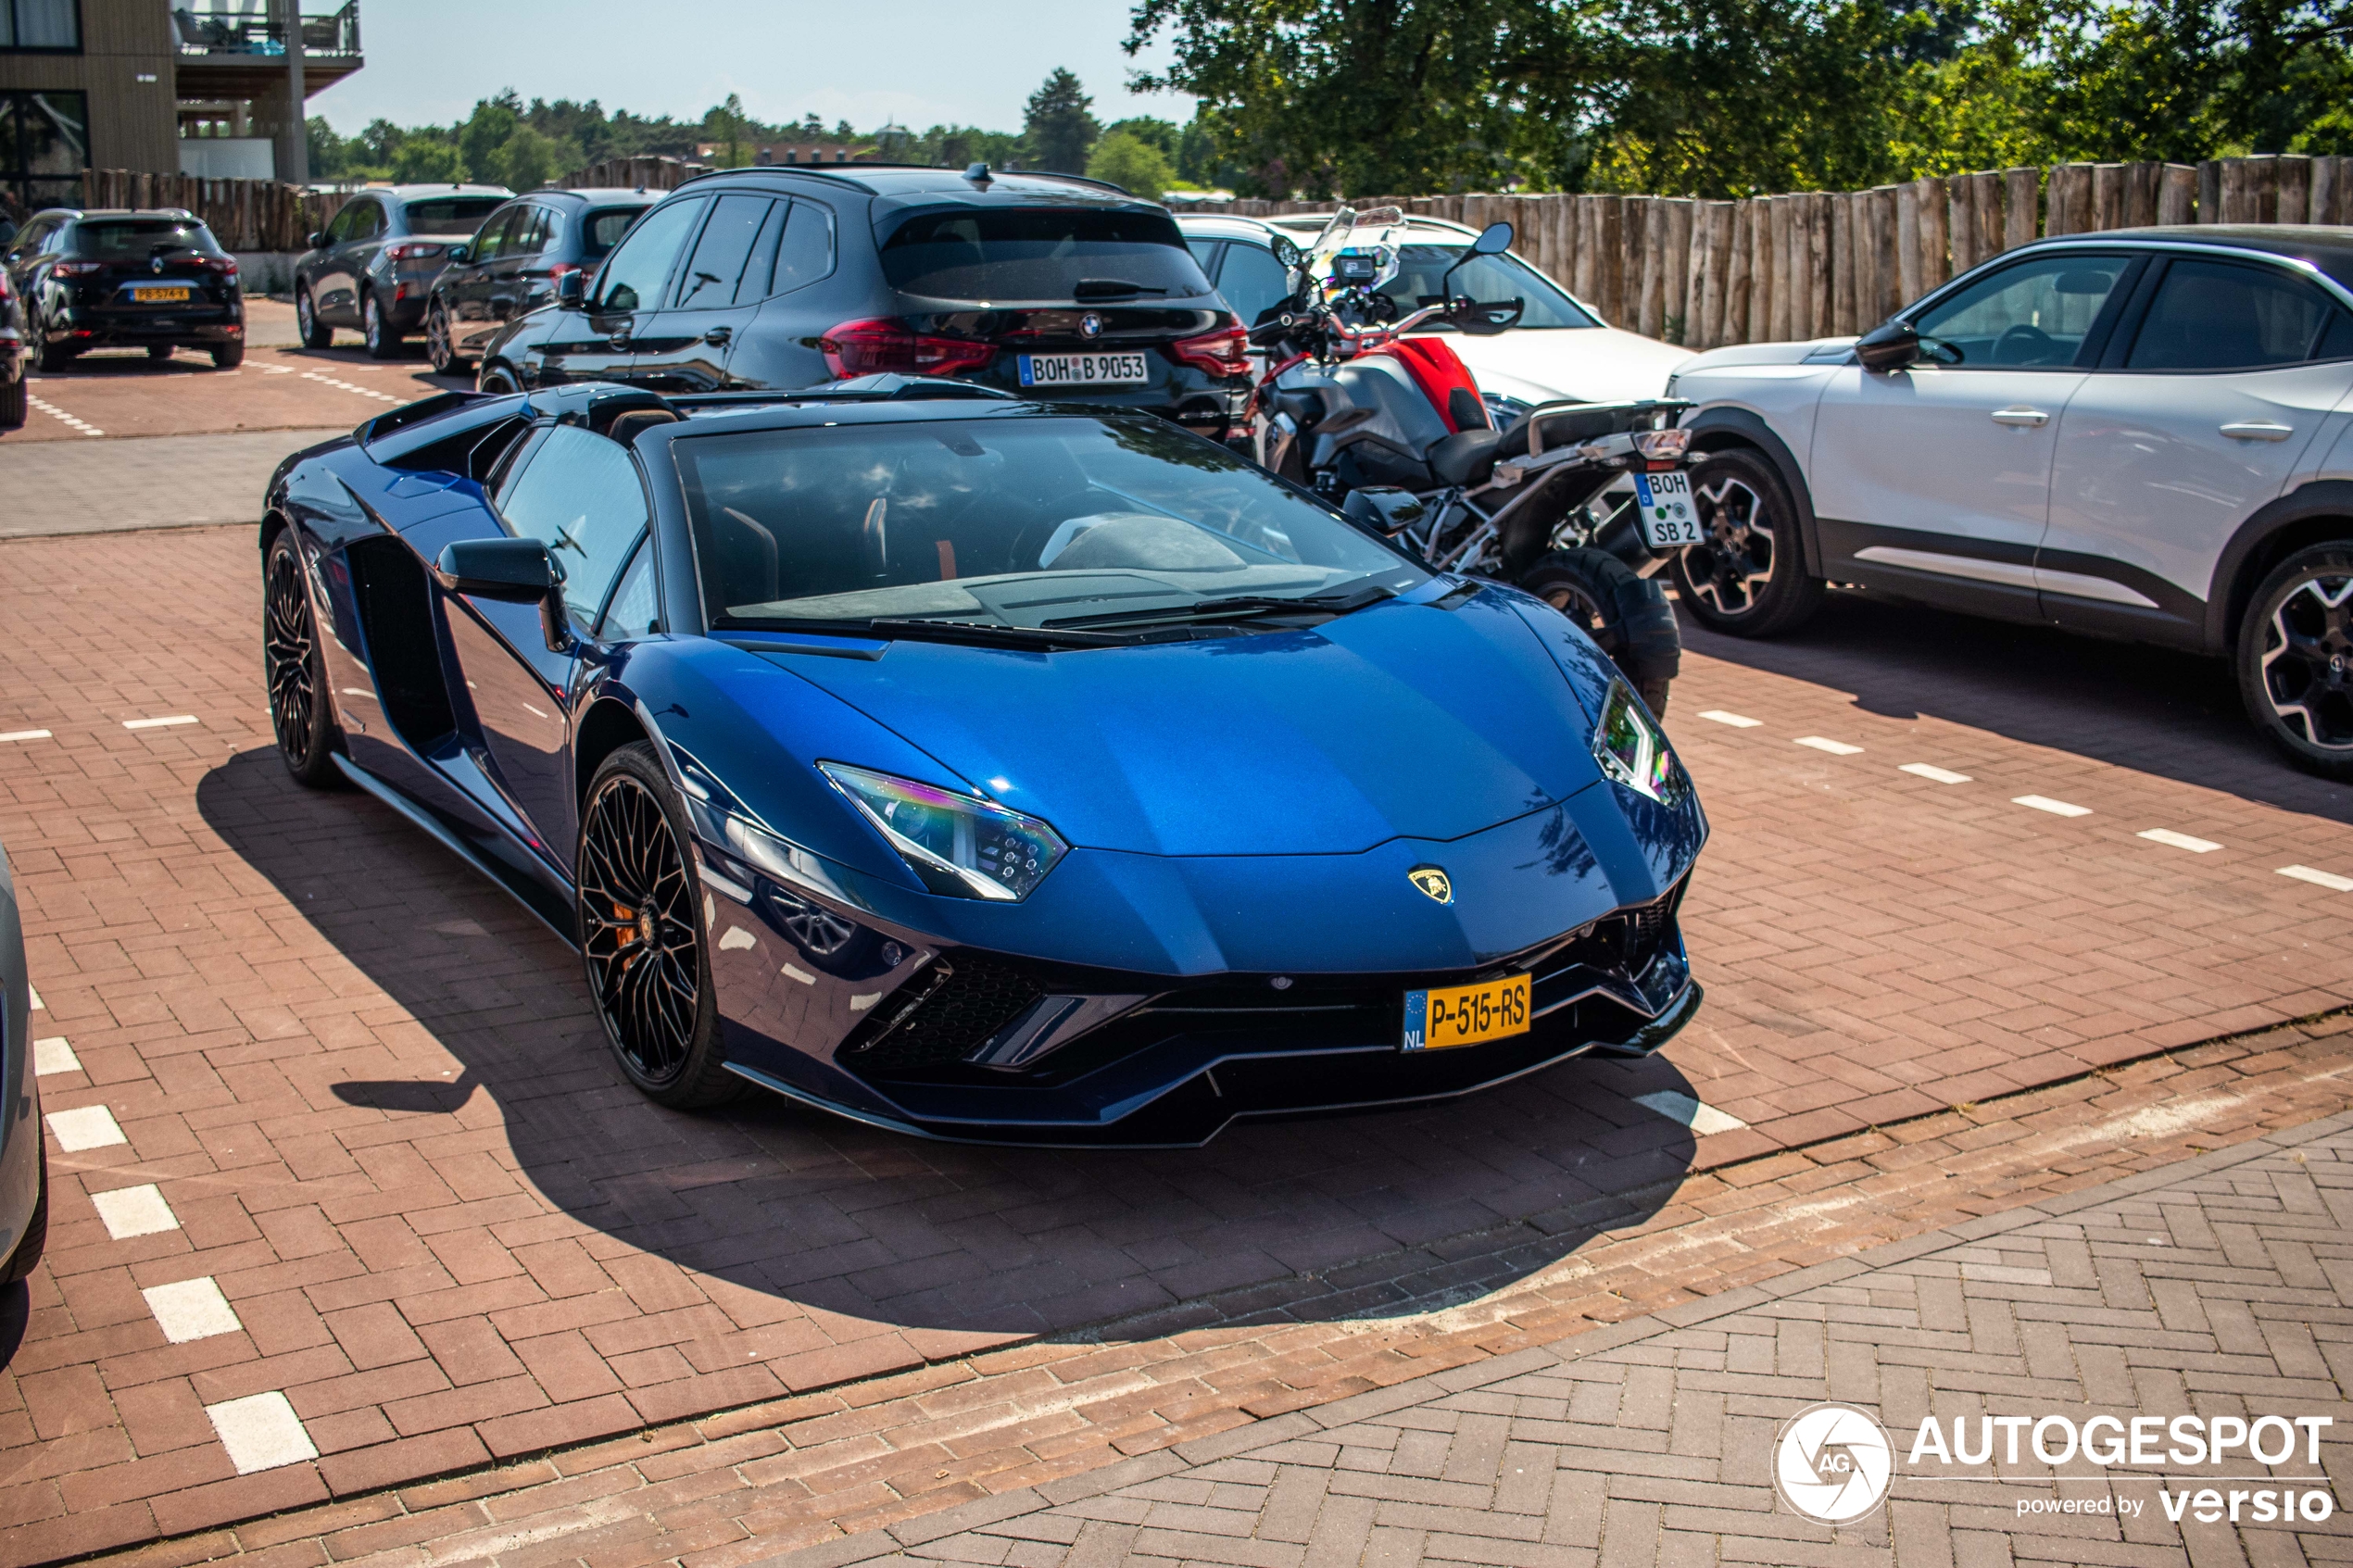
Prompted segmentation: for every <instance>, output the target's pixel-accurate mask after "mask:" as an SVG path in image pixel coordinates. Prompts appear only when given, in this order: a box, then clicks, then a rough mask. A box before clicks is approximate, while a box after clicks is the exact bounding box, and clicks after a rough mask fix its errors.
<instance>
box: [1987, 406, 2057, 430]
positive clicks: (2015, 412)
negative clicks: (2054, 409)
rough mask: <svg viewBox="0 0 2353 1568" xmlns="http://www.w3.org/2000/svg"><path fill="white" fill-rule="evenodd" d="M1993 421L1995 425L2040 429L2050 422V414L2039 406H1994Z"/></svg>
mask: <svg viewBox="0 0 2353 1568" xmlns="http://www.w3.org/2000/svg"><path fill="white" fill-rule="evenodd" d="M2050 422H2051V416H2050V415H2048V414H2046V413H2045V412H2043V410H2042V409H2040V408H1996V409H1994V423H1995V424H1997V425H2020V426H2023V427H2024V428H2026V429H2028V430H2040V429H2042V428H2043V427H2044V426H2045V425H2046V424H2049V423H2050Z"/></svg>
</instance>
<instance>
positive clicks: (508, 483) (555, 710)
mask: <svg viewBox="0 0 2353 1568" xmlns="http://www.w3.org/2000/svg"><path fill="white" fill-rule="evenodd" d="M496 507H497V513H498V518H499V521H501V522H502V523H503V524H504V525H505V527H506V529H507V531H508V532H509V533H511V534H513V535H514V536H515V537H517V538H527V539H537V540H539V541H540V542H541V543H542V544H544V545H546V546H547V552H548V556H549V558H551V559H553V560H554V561H555V562H556V564H557V566H558V568H559V569H560V571H561V572H562V574H563V598H564V608H565V610H566V612H567V614H568V616H569V618H570V621H571V624H572V627H573V632H574V633H575V634H579V633H588V632H589V631H590V630H591V629H592V628H594V627H595V626H596V624H597V620H598V612H599V611H600V610H602V609H603V608H604V602H605V598H606V592H607V590H608V589H610V587H611V586H612V584H613V580H614V578H615V577H616V576H618V575H619V573H620V571H621V568H622V566H623V563H624V562H625V561H626V560H627V558H628V556H629V552H630V550H631V548H632V547H633V546H635V542H636V540H637V538H638V536H639V535H640V534H642V533H644V532H645V530H646V521H647V517H648V512H647V507H646V497H645V489H644V486H643V484H642V483H641V482H640V480H639V478H638V474H637V466H636V463H635V460H634V459H632V458H631V457H630V456H629V453H628V452H627V451H626V450H625V449H624V448H623V446H622V445H620V444H619V443H618V442H614V441H609V440H607V439H606V438H605V437H603V436H601V435H596V434H592V433H589V432H588V431H586V430H584V429H582V428H580V427H579V426H576V425H558V426H556V427H554V428H552V429H550V430H547V431H546V432H544V433H541V434H540V435H539V436H538V437H536V439H535V445H533V446H532V448H531V449H530V450H528V451H526V452H525V453H523V454H522V458H520V460H519V462H518V465H517V467H516V469H515V470H514V471H513V473H512V474H511V475H510V476H509V477H508V478H506V479H504V480H502V481H501V482H500V484H499V487H498V495H497V501H496ZM448 602H449V614H448V617H447V622H448V626H449V634H450V636H449V640H450V646H451V648H452V650H453V651H454V652H455V653H456V655H457V659H458V666H459V671H461V672H462V674H463V676H464V680H465V685H466V695H467V697H468V699H469V700H470V702H471V703H472V708H473V718H474V726H475V736H476V737H477V738H476V746H477V749H478V752H479V755H478V756H477V761H478V762H479V763H480V765H481V767H482V770H483V771H484V773H485V774H486V775H488V776H489V778H490V779H491V780H492V781H493V782H494V783H495V784H496V785H497V788H498V789H499V790H500V791H501V792H502V793H503V794H504V796H505V797H506V803H507V804H508V805H509V806H510V808H511V809H513V810H514V812H515V813H516V815H518V816H519V817H521V818H522V820H523V822H525V823H527V824H528V825H529V827H530V829H531V831H532V833H533V834H535V843H534V846H533V847H535V849H537V850H538V852H539V853H540V854H541V855H542V856H543V857H545V858H546V859H547V862H548V863H549V864H550V865H551V866H552V867H553V868H554V869H555V870H557V871H559V872H561V873H562V874H564V875H566V876H570V875H571V873H572V864H571V859H572V843H573V834H574V830H575V826H576V823H575V821H574V797H573V785H572V773H571V762H570V738H571V719H570V709H571V700H572V691H573V681H574V678H575V675H576V673H577V667H578V664H579V654H578V649H577V646H574V647H572V648H568V649H564V650H560V651H559V650H555V649H551V648H549V647H548V646H547V635H546V632H545V629H544V626H543V623H542V621H541V619H540V611H539V608H538V607H537V606H536V605H527V604H502V603H499V602H497V601H495V600H489V599H477V598H470V597H467V596H463V595H452V596H450V598H449V601H448Z"/></svg>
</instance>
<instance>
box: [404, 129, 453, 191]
mask: <svg viewBox="0 0 2353 1568" xmlns="http://www.w3.org/2000/svg"><path fill="white" fill-rule="evenodd" d="M462 173H463V167H462V164H461V160H460V158H459V152H458V149H457V148H456V147H455V146H453V145H452V144H449V143H447V142H444V141H439V140H437V139H434V138H432V137H427V136H411V137H409V139H408V140H406V141H404V142H402V143H401V144H400V147H399V150H398V151H396V152H395V153H394V154H393V155H392V177H393V178H394V179H395V180H397V181H399V182H401V183H402V184H404V185H438V184H441V183H444V182H448V183H452V184H454V183H456V182H457V181H458V180H459V177H460V175H461V174H462Z"/></svg>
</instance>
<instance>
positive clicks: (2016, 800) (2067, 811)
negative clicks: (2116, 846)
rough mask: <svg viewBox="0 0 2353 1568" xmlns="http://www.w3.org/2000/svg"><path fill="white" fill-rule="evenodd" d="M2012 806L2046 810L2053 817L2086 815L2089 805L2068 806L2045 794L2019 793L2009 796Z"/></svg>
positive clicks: (2088, 811)
mask: <svg viewBox="0 0 2353 1568" xmlns="http://www.w3.org/2000/svg"><path fill="white" fill-rule="evenodd" d="M2010 804H2011V805H2013V806H2032V808H2034V809H2036V810H2037V811H2048V812H2049V813H2050V814H2051V815H2052V816H2054V817H2088V816H2090V815H2091V814H2092V809H2091V808H2090V807H2089V806H2070V805H2069V804H2068V803H2067V802H2066V801H2064V800H2054V799H2052V798H2051V797H2049V796H2047V795H2020V796H2015V797H2012V798H2011V800H2010Z"/></svg>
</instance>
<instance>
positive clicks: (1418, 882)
mask: <svg viewBox="0 0 2353 1568" xmlns="http://www.w3.org/2000/svg"><path fill="white" fill-rule="evenodd" d="M1405 880H1406V881H1408V882H1410V883H1412V884H1414V885H1415V886H1416V887H1418V888H1420V889H1421V890H1422V891H1423V892H1425V893H1427V894H1428V895H1429V896H1430V897H1432V898H1435V899H1437V900H1438V901H1439V902H1440V903H1441V904H1451V903H1453V901H1454V884H1453V883H1452V882H1450V881H1448V880H1447V878H1446V871H1445V868H1444V867H1442V866H1416V867H1415V868H1414V869H1413V870H1412V871H1410V872H1406V873H1405Z"/></svg>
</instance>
